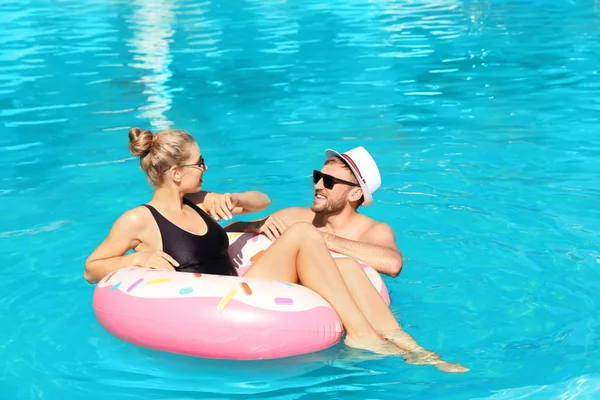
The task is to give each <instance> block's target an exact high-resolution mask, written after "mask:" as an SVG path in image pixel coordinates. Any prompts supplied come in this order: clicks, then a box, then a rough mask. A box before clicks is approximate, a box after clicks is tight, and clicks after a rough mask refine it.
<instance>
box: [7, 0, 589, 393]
mask: <svg viewBox="0 0 600 400" xmlns="http://www.w3.org/2000/svg"><path fill="white" fill-rule="evenodd" d="M599 54H600V3H598V2H597V1H594V0H572V1H567V0H553V1H542V0H494V1H492V0H464V1H459V0H437V1H433V0H431V1H426V0H410V1H409V0H405V1H391V0H388V1H385V0H371V1H365V0H349V1H335V0H333V1H329V2H320V1H315V0H306V1H292V0H291V1H282V0H260V1H259V0H246V1H238V0H221V1H211V0H208V1H203V2H197V1H191V0H134V1H124V0H109V1H106V0H103V1H99V0H83V1H73V0H60V1H49V0H29V1H27V0H26V1H15V0H5V1H3V2H2V3H0V130H1V131H0V132H1V134H0V152H1V157H0V170H1V171H2V174H1V175H0V210H2V216H1V217H0V261H1V264H0V272H1V277H2V279H0V327H1V328H0V398H2V399H81V398H85V399H87V400H94V399H107V398H110V399H115V400H116V399H119V400H120V399H246V398H250V397H252V398H257V399H299V398H304V399H338V398H347V399H399V398H444V399H466V398H480V399H483V398H492V399H509V398H510V399H512V398H556V397H560V398H594V397H596V396H598V395H599V392H600V389H599V388H600V361H599V356H600V351H599V350H600V348H599V347H600V345H599V343H600V341H599V339H600V337H599V336H598V332H599V328H600V314H599V311H598V310H599V309H600V308H599V306H600V295H599V294H598V292H599V291H598V289H597V287H598V285H599V284H600V275H599V273H598V268H599V264H600V250H599V249H598V243H599V241H598V235H599V232H600V231H599V228H598V226H599V216H600V213H599V211H598V204H599V201H598V200H599V198H600V184H599V182H598V175H599V172H600V161H599V160H600V158H599V157H598V152H599V150H600V134H599V131H600V130H599V127H600V122H599V121H600V120H599V118H600V94H599V89H600V79H599V78H600V74H599V69H600V67H599V65H600V55H599ZM131 126H140V127H142V128H150V129H160V128H163V127H166V126H175V127H178V128H183V129H187V130H190V131H191V132H192V133H193V134H194V135H195V136H196V138H197V139H198V141H199V142H200V145H201V147H202V151H203V153H204V155H205V158H206V160H207V162H208V164H209V167H210V170H209V171H208V172H207V175H206V178H205V187H206V188H207V189H211V190H217V191H222V190H227V191H240V190H247V189H258V190H263V191H265V192H267V193H268V194H269V195H270V197H271V199H272V207H271V209H270V210H275V209H278V208H281V207H286V206H292V205H308V204H309V203H310V199H311V193H312V192H311V188H312V187H311V184H310V173H311V171H312V169H313V168H315V167H318V166H320V165H321V162H322V161H323V151H324V149H325V148H327V147H333V148H337V149H340V150H346V149H349V148H351V147H354V146H357V145H364V146H365V147H366V148H367V149H369V150H370V151H371V152H372V153H373V155H374V157H375V159H376V160H377V161H378V163H379V165H380V169H381V171H382V174H383V185H382V188H381V190H380V191H379V192H378V193H377V195H376V196H375V200H376V201H375V204H374V205H373V207H369V208H364V209H362V211H363V212H364V213H366V214H367V215H370V216H373V217H375V218H379V219H382V220H385V221H386V222H388V223H389V224H390V225H391V226H392V227H393V229H394V231H395V232H396V237H397V242H398V245H399V246H400V248H401V250H402V251H403V253H404V255H405V257H406V259H407V260H406V263H405V266H404V270H403V272H402V274H401V275H400V277H398V278H397V279H386V282H387V283H388V287H389V289H390V292H391V297H392V302H393V303H392V309H393V311H394V313H395V314H396V315H397V316H398V317H399V318H400V319H401V322H402V324H403V326H404V327H405V328H406V329H407V331H408V332H409V333H410V334H411V335H413V336H414V337H415V338H416V339H417V340H418V341H419V342H420V343H421V344H423V345H424V346H425V347H427V348H429V349H432V350H435V351H439V352H440V353H441V354H442V356H443V357H444V358H447V359H449V360H452V361H458V362H460V363H463V364H464V365H466V366H468V367H469V368H471V371H470V372H469V373H467V374H462V375H447V374H443V373H441V372H439V371H437V370H435V369H433V368H431V367H419V366H411V365H406V364H404V363H403V361H402V360H401V359H400V358H391V357H388V358H383V359H382V358H378V357H370V356H368V355H365V354H364V353H357V352H353V351H350V350H348V349H345V348H344V347H343V346H341V345H340V346H336V347H334V348H332V349H330V350H327V351H324V352H321V353H316V354H312V355H307V356H302V357H296V358H291V359H285V360H276V361H265V362H254V363H240V362H225V361H211V360H199V359H194V358H188V357H181V356H177V355H171V354H164V353H159V352H154V351H151V350H146V349H140V348H137V347H134V346H131V345H128V344H125V343H123V342H121V341H119V340H118V339H115V338H113V337H112V336H110V335H109V334H108V333H107V332H105V331H104V330H103V329H102V328H101V327H100V326H99V324H98V323H97V321H96V319H95V317H94V314H93V311H92V308H91V297H92V293H93V286H90V285H88V284H87V283H85V282H84V280H83V277H82V273H83V263H84V260H85V258H86V257H87V256H88V255H89V253H90V252H91V251H92V250H93V249H94V247H95V246H96V245H97V244H98V243H99V242H100V240H102V238H103V237H104V235H105V234H106V233H107V231H108V229H109V228H110V225H111V224H112V222H113V221H114V220H115V219H116V218H117V217H118V215H120V213H122V212H123V211H125V210H126V209H128V208H131V207H134V206H136V205H138V204H141V203H143V202H145V201H148V200H149V196H150V193H151V191H150V188H149V186H148V185H147V184H146V182H145V179H144V177H143V175H142V173H141V171H140V170H139V169H138V168H137V163H136V160H135V159H133V158H132V157H131V156H130V154H129V153H128V151H127V136H126V132H127V129H128V127H131ZM270 210H267V211H266V212H263V213H260V214H258V215H256V216H251V217H258V216H262V215H266V214H267V213H268V211H270Z"/></svg>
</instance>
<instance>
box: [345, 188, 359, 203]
mask: <svg viewBox="0 0 600 400" xmlns="http://www.w3.org/2000/svg"><path fill="white" fill-rule="evenodd" d="M362 196H363V192H362V189H361V188H355V189H352V192H350V197H349V198H348V200H350V201H359V200H360V199H361V197H362Z"/></svg>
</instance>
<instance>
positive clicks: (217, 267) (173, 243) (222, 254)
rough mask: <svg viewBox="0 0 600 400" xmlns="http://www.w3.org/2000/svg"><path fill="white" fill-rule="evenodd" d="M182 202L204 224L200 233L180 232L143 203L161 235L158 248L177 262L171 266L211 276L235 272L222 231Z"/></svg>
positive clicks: (175, 226)
mask: <svg viewBox="0 0 600 400" xmlns="http://www.w3.org/2000/svg"><path fill="white" fill-rule="evenodd" d="M183 202H184V203H185V204H187V205H188V206H190V207H191V208H192V209H193V210H194V211H196V212H197V213H198V214H200V216H201V217H202V219H203V220H204V222H205V223H206V227H207V231H206V233H205V234H204V235H202V236H200V235H195V234H193V233H190V232H187V231H184V230H183V229H181V228H179V227H178V226H177V225H175V224H174V223H172V222H171V221H169V220H168V219H166V218H165V217H163V216H162V214H161V213H159V212H158V211H157V210H156V209H155V208H154V207H152V206H151V205H148V204H144V207H146V208H148V209H149V210H150V212H151V213H152V216H153V217H154V219H155V220H156V224H157V225H158V229H159V230H160V236H161V237H162V246H163V248H162V251H164V252H165V253H167V254H168V255H170V256H171V257H173V258H174V259H175V261H177V262H178V263H179V267H176V268H175V269H176V270H177V271H180V272H199V273H202V274H214V275H237V271H236V269H235V267H234V266H233V262H232V261H231V258H230V257H229V253H228V252H227V250H228V248H229V237H227V233H226V232H225V230H224V229H223V228H222V227H221V226H220V225H219V224H217V223H216V222H215V221H213V219H212V218H211V217H210V216H209V215H208V214H206V213H205V212H204V211H202V209H201V208H199V207H198V206H196V205H195V204H194V203H192V202H191V201H189V200H188V199H185V198H184V199H183Z"/></svg>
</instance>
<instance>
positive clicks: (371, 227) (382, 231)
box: [361, 215, 394, 240]
mask: <svg viewBox="0 0 600 400" xmlns="http://www.w3.org/2000/svg"><path fill="white" fill-rule="evenodd" d="M361 217H362V218H363V221H364V230H363V234H362V236H363V239H365V240H368V239H373V238H377V237H391V238H393V237H394V231H393V230H392V228H391V227H390V226H389V225H388V224H386V223H385V222H381V221H377V220H376V219H373V218H371V217H367V216H366V215H361Z"/></svg>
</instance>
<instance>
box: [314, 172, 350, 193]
mask: <svg viewBox="0 0 600 400" xmlns="http://www.w3.org/2000/svg"><path fill="white" fill-rule="evenodd" d="M321 179H323V186H325V189H333V185H335V184H336V183H342V184H344V185H348V186H356V187H360V185H359V184H358V183H354V182H348V181H345V180H343V179H339V178H336V177H335V176H331V175H327V174H324V173H322V172H321V171H317V170H316V169H315V170H314V171H313V183H314V184H315V185H316V184H317V182H319V181H320V180H321Z"/></svg>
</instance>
